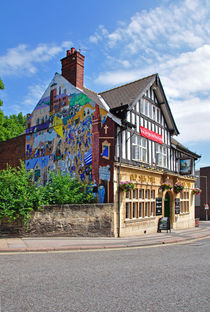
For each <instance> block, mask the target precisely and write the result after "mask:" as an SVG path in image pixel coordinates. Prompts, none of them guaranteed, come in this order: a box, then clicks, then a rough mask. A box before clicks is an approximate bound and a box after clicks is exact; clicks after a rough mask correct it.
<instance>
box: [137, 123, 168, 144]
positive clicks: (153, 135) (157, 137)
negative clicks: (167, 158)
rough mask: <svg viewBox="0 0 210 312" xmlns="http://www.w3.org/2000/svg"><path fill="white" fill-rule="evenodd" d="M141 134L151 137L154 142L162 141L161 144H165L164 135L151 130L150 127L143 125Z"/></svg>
mask: <svg viewBox="0 0 210 312" xmlns="http://www.w3.org/2000/svg"><path fill="white" fill-rule="evenodd" d="M140 134H141V136H143V137H145V138H147V139H149V140H152V141H154V142H157V143H160V144H163V137H162V135H160V134H158V133H156V132H154V131H151V130H149V129H146V128H144V127H142V126H140Z"/></svg>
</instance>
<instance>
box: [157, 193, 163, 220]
mask: <svg viewBox="0 0 210 312" xmlns="http://www.w3.org/2000/svg"><path fill="white" fill-rule="evenodd" d="M156 216H162V197H157V198H156Z"/></svg>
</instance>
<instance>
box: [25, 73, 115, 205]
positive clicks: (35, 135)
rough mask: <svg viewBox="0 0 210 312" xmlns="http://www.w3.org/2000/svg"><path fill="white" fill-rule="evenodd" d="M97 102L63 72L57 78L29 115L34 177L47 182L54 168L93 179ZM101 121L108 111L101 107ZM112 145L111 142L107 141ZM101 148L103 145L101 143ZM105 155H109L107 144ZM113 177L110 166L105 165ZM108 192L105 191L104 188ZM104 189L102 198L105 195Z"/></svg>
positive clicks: (29, 157) (106, 174)
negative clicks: (94, 121) (93, 140)
mask: <svg viewBox="0 0 210 312" xmlns="http://www.w3.org/2000/svg"><path fill="white" fill-rule="evenodd" d="M95 105H96V104H95V103H94V102H93V101H92V100H91V99H89V98H88V97H87V96H86V95H85V94H83V93H82V92H80V91H79V90H78V89H76V88H75V87H74V86H72V85H71V84H70V83H68V82H67V81H66V80H65V79H64V78H63V77H62V76H61V75H59V74H56V75H55V77H54V79H53V81H52V82H51V84H50V85H49V87H48V88H47V90H46V91H45V93H44V95H43V97H42V98H41V99H40V101H39V102H38V104H37V106H36V107H35V109H34V111H33V112H32V114H31V115H30V116H28V122H29V121H30V125H31V127H29V128H28V129H27V140H26V169H28V170H30V169H34V170H35V175H34V179H35V180H36V181H39V182H40V183H45V182H46V180H47V179H48V178H49V172H50V171H52V170H53V171H61V173H62V174H69V175H70V176H71V177H78V178H79V179H80V180H81V181H82V182H85V183H87V184H88V183H92V180H93V174H92V153H93V148H92V120H93V114H94V112H95ZM100 116H101V124H104V123H105V121H106V118H107V112H106V111H105V110H104V109H102V108H100ZM107 146H108V148H109V145H107ZM98 148H99V147H98ZM103 153H104V154H103V157H105V158H107V155H108V154H107V147H106V146H105V145H104V152H103ZM102 170H103V172H104V173H103V174H102V173H101V175H103V177H104V178H106V179H107V180H109V179H110V172H109V169H108V168H103V169H102V168H101V172H102ZM103 192H104V191H103ZM103 192H102V191H101V193H102V195H100V198H101V199H100V200H102V198H103V197H104V195H103Z"/></svg>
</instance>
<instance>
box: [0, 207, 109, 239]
mask: <svg viewBox="0 0 210 312" xmlns="http://www.w3.org/2000/svg"><path fill="white" fill-rule="evenodd" d="M0 234H4V235H17V234H18V235H20V236H72V237H77V236H83V237H99V236H101V237H103V236H108V237H111V236H114V205H113V204H90V205H51V206H43V207H42V210H40V211H35V212H34V213H33V214H32V218H31V219H30V220H29V223H28V224H27V226H25V225H24V224H23V222H22V221H20V220H19V221H15V222H7V221H6V220H0Z"/></svg>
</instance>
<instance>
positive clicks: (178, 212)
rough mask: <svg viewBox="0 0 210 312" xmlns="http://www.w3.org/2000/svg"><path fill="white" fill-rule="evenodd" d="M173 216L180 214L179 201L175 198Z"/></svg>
mask: <svg viewBox="0 0 210 312" xmlns="http://www.w3.org/2000/svg"><path fill="white" fill-rule="evenodd" d="M175 214H180V199H179V198H175Z"/></svg>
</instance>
